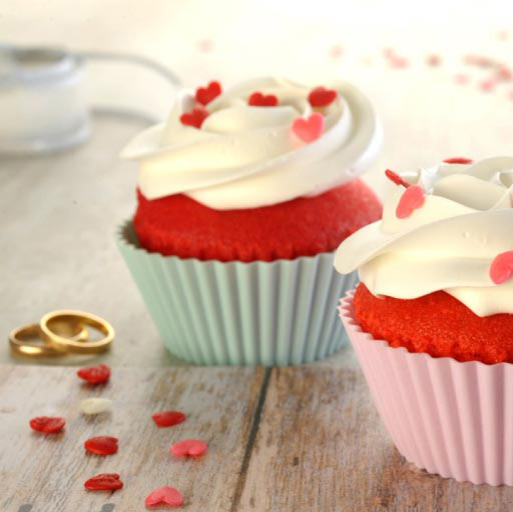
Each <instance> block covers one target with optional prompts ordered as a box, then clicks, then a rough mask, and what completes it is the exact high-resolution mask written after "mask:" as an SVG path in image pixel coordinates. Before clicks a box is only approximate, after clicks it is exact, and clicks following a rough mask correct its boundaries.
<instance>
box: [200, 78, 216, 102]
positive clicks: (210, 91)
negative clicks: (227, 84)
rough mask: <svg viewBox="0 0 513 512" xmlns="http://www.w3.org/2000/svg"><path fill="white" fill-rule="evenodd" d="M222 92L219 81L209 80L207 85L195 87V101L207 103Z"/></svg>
mask: <svg viewBox="0 0 513 512" xmlns="http://www.w3.org/2000/svg"><path fill="white" fill-rule="evenodd" d="M221 92H222V89H221V84H220V83H219V82H216V81H213V82H210V83H209V84H208V85H207V87H198V88H197V89H196V101H197V102H198V103H201V104H202V105H208V104H209V103H210V102H211V101H212V100H213V99H215V98H217V97H218V96H219V95H220V94H221Z"/></svg>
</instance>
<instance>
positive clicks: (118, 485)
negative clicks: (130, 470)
mask: <svg viewBox="0 0 513 512" xmlns="http://www.w3.org/2000/svg"><path fill="white" fill-rule="evenodd" d="M84 487H85V488H86V489H87V490H88V491H116V490H117V489H122V488H123V482H122V481H121V480H120V479H119V475H118V474H117V473H103V474H101V475H96V476H93V478H90V479H89V480H88V481H87V482H86V483H85V484H84Z"/></svg>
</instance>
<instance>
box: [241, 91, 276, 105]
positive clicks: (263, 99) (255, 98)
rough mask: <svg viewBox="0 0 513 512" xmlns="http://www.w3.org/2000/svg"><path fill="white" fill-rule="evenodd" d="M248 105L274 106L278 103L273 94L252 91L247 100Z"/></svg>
mask: <svg viewBox="0 0 513 512" xmlns="http://www.w3.org/2000/svg"><path fill="white" fill-rule="evenodd" d="M248 105H251V106H252V107H275V106H276V105H278V98H277V97H276V96H275V95H274V94H268V95H267V96H266V95H265V94H262V93H261V92H254V93H253V94H252V95H251V96H250V97H249V100H248Z"/></svg>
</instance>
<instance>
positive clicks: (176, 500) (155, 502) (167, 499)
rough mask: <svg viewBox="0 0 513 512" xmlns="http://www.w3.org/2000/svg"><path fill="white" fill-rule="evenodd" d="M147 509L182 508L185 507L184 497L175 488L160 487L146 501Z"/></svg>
mask: <svg viewBox="0 0 513 512" xmlns="http://www.w3.org/2000/svg"><path fill="white" fill-rule="evenodd" d="M144 504H145V505H146V506H147V507H155V506H160V505H168V506H170V507H181V506H182V505H183V497H182V495H181V494H180V493H179V492H178V491H177V490H176V489H174V488H173V487H160V488H159V489H155V490H154V491H153V492H152V493H151V494H150V495H149V496H148V497H147V498H146V500H145V502H144Z"/></svg>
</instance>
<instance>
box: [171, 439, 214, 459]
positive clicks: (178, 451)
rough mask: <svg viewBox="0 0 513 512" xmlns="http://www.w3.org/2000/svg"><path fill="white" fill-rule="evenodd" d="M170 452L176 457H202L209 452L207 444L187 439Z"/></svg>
mask: <svg viewBox="0 0 513 512" xmlns="http://www.w3.org/2000/svg"><path fill="white" fill-rule="evenodd" d="M169 451H170V452H171V453H172V454H173V455H174V456H175V457H200V456H201V455H203V454H204V453H205V452H206V451H207V443H204V442H203V441H196V440H195V439H185V440H184V441H178V443H175V444H174V445H173V446H171V448H170V449H169Z"/></svg>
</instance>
